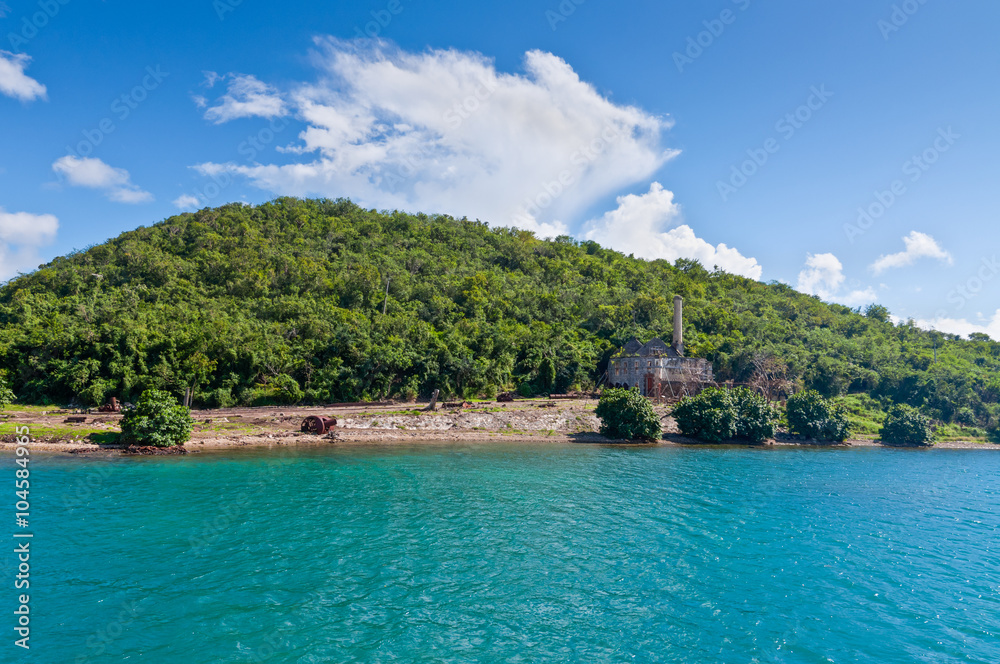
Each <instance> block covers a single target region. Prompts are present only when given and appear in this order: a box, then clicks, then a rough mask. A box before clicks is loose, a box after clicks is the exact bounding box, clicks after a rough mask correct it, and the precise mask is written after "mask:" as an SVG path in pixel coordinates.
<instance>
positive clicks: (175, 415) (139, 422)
mask: <svg viewBox="0 0 1000 664" xmlns="http://www.w3.org/2000/svg"><path fill="white" fill-rule="evenodd" d="M193 426H194V420H192V419H191V413H190V412H188V409H187V408H184V407H183V406H181V405H178V403H177V401H176V400H175V399H174V398H173V397H172V396H171V395H169V394H167V393H166V392H161V391H159V390H146V391H145V392H143V393H142V396H140V397H139V401H138V402H136V404H135V406H133V407H131V408H127V409H126V410H125V414H124V415H123V416H122V420H121V427H122V441H123V442H124V443H126V444H130V445H154V446H156V447H173V446H174V445H183V444H184V443H186V442H187V440H188V439H189V438H190V437H191V430H192V428H193Z"/></svg>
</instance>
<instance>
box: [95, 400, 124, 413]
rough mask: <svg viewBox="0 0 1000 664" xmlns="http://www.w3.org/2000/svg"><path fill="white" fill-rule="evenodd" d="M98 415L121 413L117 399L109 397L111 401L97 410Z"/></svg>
mask: <svg viewBox="0 0 1000 664" xmlns="http://www.w3.org/2000/svg"><path fill="white" fill-rule="evenodd" d="M97 412H99V413H120V412H122V405H121V404H120V403H118V398H117V397H111V401H109V402H108V403H106V404H104V405H103V406H101V407H100V408H98V409H97Z"/></svg>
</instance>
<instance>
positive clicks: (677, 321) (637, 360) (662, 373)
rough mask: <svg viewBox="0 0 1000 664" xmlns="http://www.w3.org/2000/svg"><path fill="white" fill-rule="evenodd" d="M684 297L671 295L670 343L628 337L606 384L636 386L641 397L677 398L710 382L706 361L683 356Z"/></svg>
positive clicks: (708, 367)
mask: <svg viewBox="0 0 1000 664" xmlns="http://www.w3.org/2000/svg"><path fill="white" fill-rule="evenodd" d="M683 322H684V300H683V298H681V296H679V295H678V296H676V297H675V298H674V343H673V345H670V346H668V345H667V344H666V343H664V342H663V340H661V339H653V340H651V341H649V342H648V343H646V344H642V343H640V342H639V340H638V339H636V338H635V337H632V338H631V339H629V340H628V342H627V343H626V344H625V345H624V346H623V347H622V349H621V350H620V351H619V352H618V354H617V355H615V356H614V357H612V358H611V362H610V363H609V365H608V375H607V384H608V385H611V386H614V387H625V388H629V387H637V388H639V392H640V393H641V394H642V395H643V396H647V397H652V398H660V397H668V398H669V397H679V396H683V395H685V394H692V393H694V392H697V391H699V390H700V389H701V388H702V387H703V386H705V385H706V384H708V383H711V382H712V380H713V378H712V364H711V363H710V362H709V361H708V360H704V359H699V358H692V357H684V323H683Z"/></svg>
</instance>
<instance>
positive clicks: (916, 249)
mask: <svg viewBox="0 0 1000 664" xmlns="http://www.w3.org/2000/svg"><path fill="white" fill-rule="evenodd" d="M903 244H904V245H905V246H906V250H905V251H901V252H899V253H896V254H888V255H885V256H880V257H879V259H878V260H876V261H875V262H874V263H872V265H871V269H872V271H873V272H874V273H875V274H881V273H882V272H885V271H886V270H888V269H891V268H897V267H906V266H907V265H913V264H914V263H915V262H917V261H918V260H919V259H921V258H936V259H937V260H939V261H941V262H943V263H947V264H949V265H951V264H952V262H953V259H952V257H951V254H949V253H948V252H947V251H945V250H944V249H942V248H941V245H939V244H938V243H937V240H935V239H934V238H932V237H931V236H930V235H927V234H926V233H920V232H918V231H912V232H911V233H910V234H909V235H907V236H906V237H904V238H903Z"/></svg>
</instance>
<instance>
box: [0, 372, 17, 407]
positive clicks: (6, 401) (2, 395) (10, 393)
mask: <svg viewBox="0 0 1000 664" xmlns="http://www.w3.org/2000/svg"><path fill="white" fill-rule="evenodd" d="M16 398H17V396H15V395H14V390H12V389H10V385H8V384H7V380H6V379H5V378H0V409H3V408H6V407H7V406H9V405H11V404H12V403H14V399H16Z"/></svg>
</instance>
